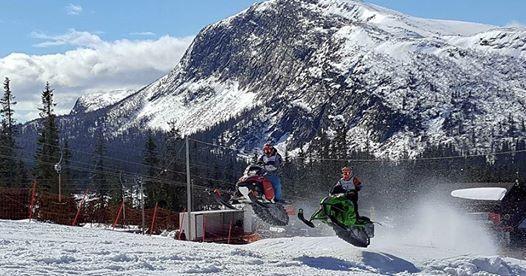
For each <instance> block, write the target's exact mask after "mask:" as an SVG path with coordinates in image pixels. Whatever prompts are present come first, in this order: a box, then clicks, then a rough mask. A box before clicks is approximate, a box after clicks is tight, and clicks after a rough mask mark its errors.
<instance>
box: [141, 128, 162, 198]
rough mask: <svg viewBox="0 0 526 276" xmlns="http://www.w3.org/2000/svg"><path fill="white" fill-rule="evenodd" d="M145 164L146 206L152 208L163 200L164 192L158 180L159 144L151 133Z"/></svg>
mask: <svg viewBox="0 0 526 276" xmlns="http://www.w3.org/2000/svg"><path fill="white" fill-rule="evenodd" d="M143 164H144V165H145V168H146V171H145V174H146V179H145V182H144V184H145V190H146V191H145V194H146V203H145V204H146V206H147V207H148V208H151V207H153V206H155V203H156V202H159V201H160V200H162V196H161V191H162V190H163V188H162V187H161V186H162V183H160V181H159V180H158V176H159V173H160V171H159V158H158V153H157V144H156V143H155V140H154V139H153V135H152V133H151V131H149V132H148V138H147V140H146V144H145V146H144V158H143Z"/></svg>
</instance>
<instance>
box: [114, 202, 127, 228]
mask: <svg viewBox="0 0 526 276" xmlns="http://www.w3.org/2000/svg"><path fill="white" fill-rule="evenodd" d="M123 206H124V202H122V204H121V207H119V212H117V217H116V218H115V221H114V222H113V225H112V226H111V227H112V228H113V229H115V225H117V222H118V221H119V218H120V217H121V212H122V207H123Z"/></svg>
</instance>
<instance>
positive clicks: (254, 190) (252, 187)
mask: <svg viewBox="0 0 526 276" xmlns="http://www.w3.org/2000/svg"><path fill="white" fill-rule="evenodd" d="M265 173H266V171H265V169H264V168H263V167H262V166H259V165H254V164H253V165H249V166H248V167H247V168H246V169H245V172H244V173H243V176H242V177H241V178H239V181H238V182H237V183H236V190H235V191H234V192H232V193H227V194H222V193H221V191H219V190H218V189H215V190H214V191H213V194H214V198H215V199H216V201H217V202H218V203H220V204H221V205H224V206H226V207H227V208H230V209H234V210H237V209H239V208H237V207H236V206H235V205H240V204H250V205H251V206H252V209H253V210H254V213H255V214H256V215H257V216H258V217H259V218H261V219H262V220H263V221H265V222H266V223H268V224H272V225H276V226H285V225H287V224H288V223H289V216H288V214H287V211H286V210H285V207H284V206H283V205H282V204H281V203H277V202H274V200H273V198H267V196H266V195H268V194H269V192H270V194H272V195H273V194H274V191H273V190H271V191H269V189H272V184H270V181H269V180H268V179H267V178H266V177H265ZM269 186H270V187H269Z"/></svg>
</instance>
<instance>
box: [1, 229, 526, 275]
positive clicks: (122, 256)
mask: <svg viewBox="0 0 526 276" xmlns="http://www.w3.org/2000/svg"><path fill="white" fill-rule="evenodd" d="M0 233H2V235H1V236H0V256H1V258H0V272H1V274H4V275H22V274H24V275H41V274H52V275H55V274H57V275H58V274H60V275H63V274H80V275H176V274H177V275H180V274H210V275H212V274H214V275H246V274H254V275H277V274H279V275H331V276H332V275H394V274H400V275H413V274H417V275H430V274H433V275H441V274H448V275H471V274H477V273H478V274H477V275H524V274H526V262H525V261H520V260H517V259H513V258H508V257H499V256H480V255H472V254H467V255H460V256H459V255H455V254H457V253H458V252H455V251H445V250H444V251H440V250H437V249H436V248H433V247H431V246H412V245H400V246H398V247H397V248H396V249H397V250H395V252H396V253H394V252H393V251H390V249H388V248H382V246H381V245H378V246H375V247H373V248H371V249H366V250H362V249H358V248H355V247H352V246H350V245H348V244H346V243H344V242H342V241H341V240H339V239H338V238H336V237H317V238H314V237H311V238H306V237H294V238H281V239H267V240H261V241H258V242H255V243H253V244H250V245H222V244H211V243H193V242H184V241H177V240H174V239H172V238H168V237H161V236H142V235H138V234H129V233H122V232H114V231H109V230H103V229H94V228H81V227H70V226H60V225H53V224H46V223H39V222H28V221H6V220H0Z"/></svg>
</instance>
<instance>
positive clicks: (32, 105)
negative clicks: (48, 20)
mask: <svg viewBox="0 0 526 276" xmlns="http://www.w3.org/2000/svg"><path fill="white" fill-rule="evenodd" d="M33 35H34V37H39V38H41V39H47V40H48V41H46V42H43V43H48V45H52V43H55V44H54V45H62V44H69V45H76V46H79V48H77V49H75V50H71V51H67V52H64V53H59V54H50V55H28V54H25V53H11V54H9V55H8V56H6V57H4V58H0V78H1V79H2V80H3V79H4V78H5V77H9V78H10V79H11V90H12V91H13V94H14V95H15V97H16V98H17V101H18V104H17V105H16V106H15V112H16V113H15V115H16V116H17V119H18V120H19V121H21V122H23V121H27V120H30V119H34V118H36V116H37V114H38V112H37V111H36V108H37V107H38V106H39V104H40V93H41V91H42V89H43V87H44V84H45V82H46V81H49V82H50V84H51V86H52V88H54V89H55V98H56V101H57V103H58V105H57V108H56V110H57V112H58V113H59V114H64V113H68V112H69V110H70V109H71V107H72V106H73V104H74V102H75V100H76V99H77V97H78V96H80V95H82V94H85V93H89V92H90V91H109V90H115V89H130V88H140V87H141V86H143V85H146V84H148V83H150V82H152V81H154V80H155V79H157V78H159V77H161V76H163V75H164V74H166V73H167V72H168V71H169V70H170V69H172V68H173V67H175V65H176V64H177V63H178V62H179V60H180V58H181V57H182V55H183V54H184V52H185V50H186V48H187V47H188V45H189V44H190V43H191V41H192V37H184V38H175V37H171V36H163V37H161V38H159V39H156V40H126V39H124V40H117V41H111V42H108V41H103V40H102V39H100V37H98V36H97V35H94V34H91V33H87V32H77V31H74V30H70V31H69V32H68V33H66V34H64V35H61V36H55V37H51V36H47V35H45V34H41V33H35V34H33ZM59 37H60V38H59ZM58 43H60V44H58Z"/></svg>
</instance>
